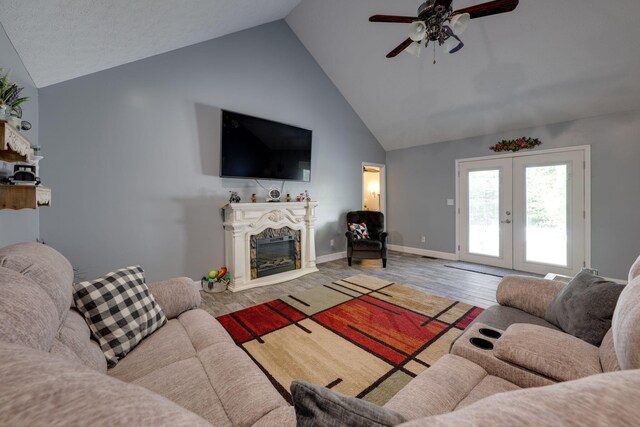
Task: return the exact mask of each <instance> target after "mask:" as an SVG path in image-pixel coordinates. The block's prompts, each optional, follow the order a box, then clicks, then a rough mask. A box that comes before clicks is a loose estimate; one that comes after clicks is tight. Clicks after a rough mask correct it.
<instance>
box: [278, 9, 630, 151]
mask: <svg viewBox="0 0 640 427" xmlns="http://www.w3.org/2000/svg"><path fill="white" fill-rule="evenodd" d="M482 2H483V1H482V0H480V1H478V0H454V1H453V6H454V9H460V8H462V7H466V6H470V5H473V4H478V3H482ZM419 3H420V2H419V1H416V0H396V1H390V0H349V1H343V0H323V1H317V0H315V1H314V0H305V1H303V2H302V3H301V4H300V5H299V6H298V7H297V8H296V9H294V10H293V12H292V13H291V14H290V15H289V16H288V17H287V22H288V23H289V26H290V27H291V28H292V29H293V30H294V31H295V33H296V34H297V36H298V38H299V39H300V40H301V41H302V43H304V45H305V46H306V47H307V49H308V50H309V52H311V54H312V55H313V56H314V57H315V59H316V61H318V63H319V64H320V65H321V66H322V68H323V69H324V71H325V72H326V73H327V75H328V76H329V77H330V78H331V79H332V80H333V82H334V84H335V85H336V86H337V87H338V89H339V90H340V91H341V92H342V94H343V95H344V96H345V98H346V99H347V100H348V101H349V103H350V104H351V105H352V107H353V108H354V109H355V111H356V112H357V113H358V114H359V115H360V117H361V118H362V120H363V121H364V123H365V124H366V125H367V127H369V129H370V130H371V131H372V132H373V134H374V135H375V136H376V138H377V139H378V141H380V143H381V144H382V145H383V146H384V147H385V149H387V150H391V149H397V148H403V147H410V146H415V145H422V144H427V143H434V142H440V141H449V140H455V139H461V138H466V137H473V136H479V135H488V134H492V133H498V132H502V131H507V130H516V129H522V128H526V127H530V126H537V125H546V124H551V123H558V122H563V121H567V120H572V119H576V118H583V117H590V116H595V115H600V114H604V113H610V112H615V111H624V110H630V109H636V108H640V79H639V77H640V25H638V23H637V20H638V17H640V1H638V0H615V1H609V2H604V1H602V0H562V1H558V0H520V4H519V6H518V7H517V9H516V10H515V11H513V12H511V13H506V14H504V15H495V16H489V17H485V18H479V19H475V20H472V21H471V22H470V24H469V27H468V28H467V30H466V31H465V32H464V34H463V35H462V36H461V37H462V39H463V41H464V43H465V47H464V48H463V49H462V50H461V51H460V52H458V53H455V54H448V53H446V52H444V50H442V49H437V58H436V59H437V64H435V65H434V64H433V50H431V49H428V50H426V51H424V50H423V52H422V55H421V57H420V58H415V57H413V56H411V55H409V54H407V53H403V54H400V55H399V56H397V57H396V58H395V59H386V58H385V55H386V54H387V52H389V51H390V50H392V49H393V48H394V47H395V46H397V45H398V44H399V43H400V42H401V41H403V40H404V39H406V38H407V34H408V24H383V23H370V22H368V20H367V18H368V17H369V16H370V15H373V14H376V13H383V14H398V15H413V16H415V12H416V10H417V6H418V4H419Z"/></svg>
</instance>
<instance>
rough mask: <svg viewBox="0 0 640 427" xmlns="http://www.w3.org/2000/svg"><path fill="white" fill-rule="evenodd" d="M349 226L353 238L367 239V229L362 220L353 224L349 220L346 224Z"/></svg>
mask: <svg viewBox="0 0 640 427" xmlns="http://www.w3.org/2000/svg"><path fill="white" fill-rule="evenodd" d="M347 225H348V226H349V231H351V234H353V238H354V239H355V240H361V239H368V238H369V231H367V224H365V223H364V222H363V223H361V224H354V223H352V222H350V223H349V224H347Z"/></svg>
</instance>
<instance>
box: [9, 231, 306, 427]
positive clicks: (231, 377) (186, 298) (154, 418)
mask: <svg viewBox="0 0 640 427" xmlns="http://www.w3.org/2000/svg"><path fill="white" fill-rule="evenodd" d="M72 282H73V270H72V267H71V264H70V263H69V261H67V259H66V258H65V257H64V256H62V255H61V254H60V253H58V252H57V251H55V250H54V249H52V248H51V247H49V246H45V245H41V244H36V243H29V244H20V245H13V246H9V247H6V248H3V249H0V349H1V350H0V352H1V355H0V371H1V374H0V376H1V378H2V379H3V380H2V385H0V389H2V388H3V390H1V391H0V396H1V397H0V425H15V424H25V425H27V424H33V423H36V424H37V423H42V424H46V423H47V422H48V420H52V419H58V420H60V421H61V422H62V423H63V424H66V423H67V422H71V423H73V421H74V420H75V421H76V422H77V423H78V424H85V421H88V420H92V423H91V424H94V423H97V424H112V423H111V421H110V420H113V421H114V422H115V423H117V421H118V420H122V421H127V420H128V419H129V418H130V417H133V418H132V419H136V417H139V416H140V414H141V413H140V412H139V411H140V409H139V407H140V406H142V407H143V408H148V412H147V413H144V412H142V415H143V417H142V420H144V421H145V423H147V422H148V423H150V424H154V423H162V424H167V425H168V424H175V423H174V422H170V421H171V420H173V419H174V418H175V420H176V422H178V421H180V420H184V422H185V423H187V424H191V423H192V422H194V420H197V421H198V422H199V423H202V424H204V423H205V421H204V420H206V421H208V422H210V423H211V424H213V425H216V426H232V425H240V426H249V425H259V424H261V423H263V424H264V423H266V424H267V425H269V424H271V421H272V420H274V419H275V420H278V421H288V422H289V423H290V424H294V423H295V418H294V416H293V412H292V410H291V408H290V407H288V405H287V403H286V402H285V400H284V399H283V398H282V397H281V396H280V394H279V393H278V392H277V391H276V390H275V388H274V387H273V386H272V385H271V383H270V382H269V380H268V379H267V378H266V376H265V375H264V374H263V373H262V371H261V370H260V369H259V368H258V367H257V366H256V365H255V364H254V363H253V362H252V361H251V359H250V358H249V357H248V356H247V354H246V353H245V352H244V351H242V350H241V349H240V348H239V347H237V346H236V345H235V343H234V342H233V340H232V339H231V338H230V337H229V335H228V334H227V333H226V331H225V330H224V328H223V327H222V326H221V325H220V324H219V323H218V322H217V321H216V320H215V319H214V318H213V317H211V316H210V315H209V314H208V313H206V312H205V311H203V310H199V309H197V308H196V307H197V306H198V304H199V303H200V294H199V292H198V290H197V289H196V288H195V286H194V284H193V281H192V280H190V279H174V280H169V281H166V282H159V283H152V284H150V285H149V289H150V291H151V293H152V294H153V296H154V297H155V298H156V301H157V302H158V303H159V304H160V306H161V307H162V309H163V311H164V313H165V315H166V317H167V319H168V322H167V324H166V325H165V326H163V327H162V328H160V329H159V330H158V331H156V332H155V333H154V334H153V335H151V336H150V337H148V338H147V339H145V340H144V341H143V342H141V343H140V344H139V345H138V346H137V347H136V348H135V349H134V350H133V351H131V352H130V353H129V354H128V355H127V356H126V357H125V358H124V359H122V360H121V361H120V362H119V363H118V364H117V365H116V366H115V368H113V369H110V370H109V371H107V364H106V361H105V357H104V355H103V353H102V351H101V350H100V348H99V346H98V344H97V343H96V342H94V341H93V340H91V339H90V332H89V328H88V326H87V324H86V323H85V321H84V318H83V317H82V316H81V315H80V314H79V313H78V312H77V311H76V310H75V309H73V308H71V309H70V308H69V307H70V305H71V304H72ZM5 379H6V380H7V381H6V382H5ZM125 383H128V384H125ZM144 389H146V390H144ZM147 390H150V391H151V392H153V393H151V392H149V391H147ZM54 391H55V394H53V392H54ZM61 395H64V397H62V398H61V397H60V396H61ZM161 396H163V397H164V398H165V399H163V398H162V397H161ZM27 397H28V402H25V398H27ZM145 397H146V398H148V400H146V399H145ZM58 399H60V400H58ZM167 399H168V400H167ZM63 401H66V402H67V404H68V405H69V406H65V405H63ZM169 401H172V402H174V403H175V404H177V405H175V404H171V403H170V402H169ZM36 403H37V404H36ZM41 403H42V404H41ZM178 405H179V406H178ZM57 406H59V408H56V407H57ZM180 407H182V408H184V409H186V410H187V411H185V410H184V409H182V408H180ZM195 414H197V416H196V415H195ZM79 415H80V416H81V417H82V418H79V419H78V418H77V417H78V416H79ZM167 417H168V418H167ZM282 417H284V418H282ZM27 421H28V422H27ZM86 424H89V423H88V422H86ZM134 424H135V423H134Z"/></svg>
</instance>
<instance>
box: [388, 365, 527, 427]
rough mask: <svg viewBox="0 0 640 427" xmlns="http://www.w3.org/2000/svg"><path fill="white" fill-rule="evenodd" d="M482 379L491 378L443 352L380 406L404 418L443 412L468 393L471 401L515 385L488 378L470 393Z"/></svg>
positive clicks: (476, 367)
mask: <svg viewBox="0 0 640 427" xmlns="http://www.w3.org/2000/svg"><path fill="white" fill-rule="evenodd" d="M486 378H492V377H491V376H489V375H488V374H487V372H486V371H485V370H484V369H483V368H481V367H480V366H478V365H476V364H475V363H473V362H469V361H468V360H466V359H464V358H462V357H459V356H454V355H452V354H447V355H445V356H443V357H441V358H440V359H438V361H437V362H436V363H435V364H434V365H433V366H431V367H430V368H429V369H427V370H426V371H424V372H422V373H421V374H420V375H418V376H417V377H415V378H414V379H413V380H411V382H409V384H407V385H406V386H405V387H404V388H403V389H402V390H400V392H398V393H397V394H396V395H395V396H393V397H392V398H391V400H389V401H388V402H387V403H386V404H385V405H384V407H385V408H388V409H391V410H393V411H395V412H397V413H399V414H401V415H403V416H405V417H406V418H407V419H414V418H421V417H427V416H431V415H438V414H446V413H447V412H450V411H453V410H454V409H456V407H458V405H460V404H461V403H462V402H463V401H464V400H465V399H467V397H469V396H471V397H470V399H472V400H475V399H481V398H484V397H486V396H488V395H490V394H491V393H498V392H501V391H510V390H513V389H514V388H518V386H516V385H514V384H511V383H509V382H508V381H494V380H489V381H490V382H489V383H485V384H484V385H482V386H481V388H480V389H479V390H477V391H476V392H475V393H474V389H475V388H476V387H479V386H480V385H481V384H482V383H483V380H485V379H486ZM463 405H464V404H463Z"/></svg>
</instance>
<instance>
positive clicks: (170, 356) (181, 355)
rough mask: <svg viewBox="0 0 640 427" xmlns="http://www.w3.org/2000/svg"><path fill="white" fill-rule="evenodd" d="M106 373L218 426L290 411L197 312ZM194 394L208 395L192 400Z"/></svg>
mask: <svg viewBox="0 0 640 427" xmlns="http://www.w3.org/2000/svg"><path fill="white" fill-rule="evenodd" d="M107 373H108V375H111V376H113V377H116V378H119V379H121V380H124V381H127V382H133V383H135V384H139V385H142V386H145V387H148V388H149V389H151V390H153V391H155V392H156V393H158V394H161V395H163V396H165V397H168V398H170V399H171V400H173V401H174V402H176V403H178V404H179V405H181V406H184V407H185V408H189V409H191V410H194V411H195V412H197V413H198V414H199V415H201V416H202V417H203V418H205V419H207V420H209V421H210V422H212V423H214V424H217V425H218V423H219V425H226V423H231V424H233V425H252V424H253V423H255V422H256V421H258V420H259V419H261V417H263V416H264V415H266V414H268V413H270V412H271V411H274V410H275V409H277V408H280V407H284V406H286V402H285V400H284V399H283V398H282V397H281V396H280V394H279V393H278V392H277V391H276V390H275V388H274V387H273V386H272V385H271V383H270V382H269V380H268V379H267V377H266V376H265V375H264V374H263V373H262V371H261V370H260V368H258V366H257V365H256V364H255V363H254V362H253V361H252V360H251V359H250V358H249V356H247V354H246V353H245V352H244V351H243V350H242V349H241V348H239V347H238V346H237V345H236V344H235V343H234V342H233V340H232V339H231V337H230V336H229V334H228V333H227V332H226V331H225V329H224V328H223V327H222V325H220V323H219V322H218V321H217V320H215V319H214V318H213V317H212V316H211V315H209V314H208V313H207V312H205V311H203V310H199V309H196V310H189V311H187V312H184V313H183V314H181V315H180V316H178V318H176V319H172V320H169V321H168V322H167V324H166V325H165V326H163V327H162V328H161V329H160V330H158V331H157V332H155V333H154V334H153V335H151V336H150V337H147V338H146V339H144V340H143V341H142V342H141V343H140V344H139V345H138V346H137V347H136V348H135V349H133V351H131V352H130V353H129V354H128V355H127V356H126V357H125V358H124V359H122V360H121V361H120V362H119V363H118V364H117V365H116V366H115V367H114V368H112V369H109V371H108V372H107ZM189 383H191V384H193V387H194V389H190V388H189ZM196 389H197V390H200V391H203V390H209V394H210V395H209V396H201V397H194V396H195V395H196V394H198V393H196ZM194 393H195V394H194ZM194 398H195V399H200V400H199V401H196V402H194V401H192V400H193V399H194ZM247 402H250V404H248V403H247ZM223 414H225V415H224V416H223ZM225 416H226V417H227V418H226V420H227V421H225Z"/></svg>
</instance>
